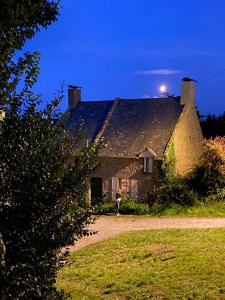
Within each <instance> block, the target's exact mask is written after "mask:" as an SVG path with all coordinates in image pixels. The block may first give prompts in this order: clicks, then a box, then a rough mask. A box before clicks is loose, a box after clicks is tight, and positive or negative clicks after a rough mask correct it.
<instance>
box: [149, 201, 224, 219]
mask: <svg viewBox="0 0 225 300" xmlns="http://www.w3.org/2000/svg"><path fill="white" fill-rule="evenodd" d="M149 215H151V216H191V217H225V201H218V202H214V203H206V204H204V203H199V204H198V205H194V206H181V205H176V204H173V205H172V206H171V207H160V206H159V207H157V206H155V207H153V208H152V210H151V211H150V214H149Z"/></svg>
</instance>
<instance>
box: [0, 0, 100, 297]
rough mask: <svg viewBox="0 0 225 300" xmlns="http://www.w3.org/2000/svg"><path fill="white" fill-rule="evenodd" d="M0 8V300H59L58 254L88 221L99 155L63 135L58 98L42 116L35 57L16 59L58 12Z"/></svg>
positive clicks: (50, 5)
mask: <svg viewBox="0 0 225 300" xmlns="http://www.w3.org/2000/svg"><path fill="white" fill-rule="evenodd" d="M0 7H1V10H0V32H1V33H0V34H1V36H0V38H1V42H2V41H3V43H1V45H0V48H1V49H0V110H1V112H2V113H1V128H0V232H1V234H2V237H3V242H4V246H5V249H6V251H5V253H3V252H2V255H3V254H4V268H3V269H2V268H1V270H0V271H3V278H1V281H0V299H3V300H11V299H13V300H15V299H23V300H26V299H27V300H28V299H29V300H30V299H49V300H50V299H51V300H54V299H62V298H63V292H60V291H57V290H56V288H55V278H56V272H57V268H58V267H59V263H60V261H59V252H60V249H61V248H62V247H64V246H66V245H68V244H71V243H73V241H74V239H75V240H76V239H78V238H79V237H80V236H82V235H83V234H86V233H87V230H86V229H85V228H86V225H87V224H89V222H91V221H92V218H91V214H90V212H89V211H87V210H86V209H84V208H83V207H82V203H84V198H85V190H86V186H87V183H88V181H89V178H90V176H91V173H92V171H93V170H94V169H95V167H96V166H97V162H96V159H95V157H96V152H97V150H98V149H97V148H98V147H97V146H96V145H94V144H90V145H89V147H88V148H86V149H84V150H80V149H79V148H78V146H77V145H78V142H79V137H80V134H79V130H78V132H77V134H76V135H75V136H72V135H71V134H70V132H68V131H67V130H66V127H65V122H66V118H67V116H66V115H62V114H61V113H60V111H59V110H58V109H57V107H58V104H59V102H60V100H61V99H62V97H63V94H62V91H60V92H59V95H58V96H57V97H56V98H55V99H54V100H53V101H52V102H51V103H50V104H48V105H47V106H46V107H44V108H41V107H43V105H42V106H40V105H41V103H42V100H41V98H40V96H36V95H34V94H33V92H32V87H33V85H34V84H35V82H36V81H37V76H38V72H39V53H33V54H30V53H25V54H24V56H23V57H22V58H21V57H20V58H18V60H17V61H15V59H13V54H14V53H15V50H16V49H20V48H22V46H23V45H24V43H25V41H26V39H27V38H31V37H33V35H34V34H35V33H36V32H37V31H38V30H39V29H40V27H41V26H42V27H47V26H48V25H49V24H50V23H51V22H52V21H54V20H55V19H56V17H57V14H58V4H57V3H55V2H53V1H52V2H50V1H45V0H36V1H30V0H24V1H16V0H14V1H13V0H7V1H6V0H5V1H1V0H0ZM9 16H12V18H9ZM7 39H8V41H7ZM19 82H20V84H22V83H23V85H22V88H21V89H19V88H18V84H19ZM20 86H21V85H20ZM2 245H3V244H2ZM2 249H3V248H2ZM2 258H3V256H2Z"/></svg>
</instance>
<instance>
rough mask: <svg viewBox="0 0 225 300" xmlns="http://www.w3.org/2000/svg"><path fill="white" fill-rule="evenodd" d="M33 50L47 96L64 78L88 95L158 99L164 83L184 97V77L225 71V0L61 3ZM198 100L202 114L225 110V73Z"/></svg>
mask: <svg viewBox="0 0 225 300" xmlns="http://www.w3.org/2000/svg"><path fill="white" fill-rule="evenodd" d="M26 50H29V51H31V50H39V51H40V52H41V54H42V59H41V74H40V77H39V83H38V84H37V86H36V90H37V91H38V92H40V93H42V94H43V96H44V99H45V100H48V99H50V98H51V96H52V95H53V94H54V92H55V91H57V89H58V88H59V86H60V83H61V82H63V81H65V83H66V84H75V85H80V86H82V87H83V91H82V95H83V99H85V100H102V99H113V98H115V97H117V96H119V97H121V98H139V97H140V98H141V97H145V96H150V97H154V96H159V91H158V88H159V85H160V84H161V83H164V84H166V85H168V91H169V93H171V94H176V95H179V94H180V83H181V79H182V78H183V77H185V76H189V77H192V78H194V79H196V80H198V81H199V82H201V81H203V80H205V79H207V78H208V77H211V76H212V75H214V74H215V73H217V72H220V71H221V70H223V69H225V0H62V1H61V10H60V16H59V20H58V21H57V22H56V23H54V24H52V25H51V26H50V27H49V28H48V29H47V30H46V31H45V30H42V31H41V32H40V33H39V34H38V35H37V36H36V37H35V38H34V39H33V40H31V41H29V42H28V43H27V44H26ZM155 73H160V74H155ZM165 73H167V74H168V73H169V74H168V75H163V74H165ZM196 98H197V105H198V108H199V110H200V112H201V114H206V113H209V112H210V113H217V114H218V113H221V112H223V111H224V110H225V72H224V73H222V74H221V75H220V76H217V77H215V78H213V79H211V80H208V81H206V82H205V83H202V84H200V85H199V86H198V87H197V96H196ZM66 107H67V99H66V98H65V99H64V101H63V103H62V108H63V109H66Z"/></svg>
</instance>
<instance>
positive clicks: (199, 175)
mask: <svg viewBox="0 0 225 300" xmlns="http://www.w3.org/2000/svg"><path fill="white" fill-rule="evenodd" d="M185 180H186V183H187V185H188V187H189V188H191V189H193V190H194V191H196V192H197V193H198V194H199V195H200V196H203V197H205V196H209V195H212V194H216V193H217V191H218V190H220V189H221V188H223V187H224V186H225V178H224V177H223V176H221V173H220V172H219V171H218V170H212V172H210V173H209V172H207V170H206V168H205V166H202V165H201V166H197V167H196V168H195V169H194V170H193V171H192V172H191V173H190V174H188V176H187V177H186V178H185Z"/></svg>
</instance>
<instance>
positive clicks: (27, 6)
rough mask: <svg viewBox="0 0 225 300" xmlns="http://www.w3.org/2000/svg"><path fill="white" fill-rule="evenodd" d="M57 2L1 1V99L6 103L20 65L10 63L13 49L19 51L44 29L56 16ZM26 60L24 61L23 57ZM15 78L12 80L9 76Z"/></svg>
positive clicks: (14, 85) (44, 0)
mask: <svg viewBox="0 0 225 300" xmlns="http://www.w3.org/2000/svg"><path fill="white" fill-rule="evenodd" d="M58 9H59V1H48V0H35V1H34V0H20V1H18V0H0V41H1V42H0V100H1V103H2V102H3V101H4V102H5V101H7V94H8V92H9V91H12V90H13V89H15V87H16V85H17V82H15V78H16V77H15V75H16V74H18V73H20V72H21V71H22V70H21V63H22V60H23V59H22V58H20V62H19V64H15V63H13V61H12V57H13V55H14V54H15V51H16V50H20V49H22V47H23V46H24V43H25V42H26V40H27V39H31V38H32V37H33V36H34V35H35V34H36V33H37V32H38V31H39V30H40V29H41V27H44V28H47V27H48V25H50V24H51V23H52V22H54V21H56V19H57V16H58ZM25 59H27V58H25ZM12 74H13V75H14V76H13V78H11V75H12Z"/></svg>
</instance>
